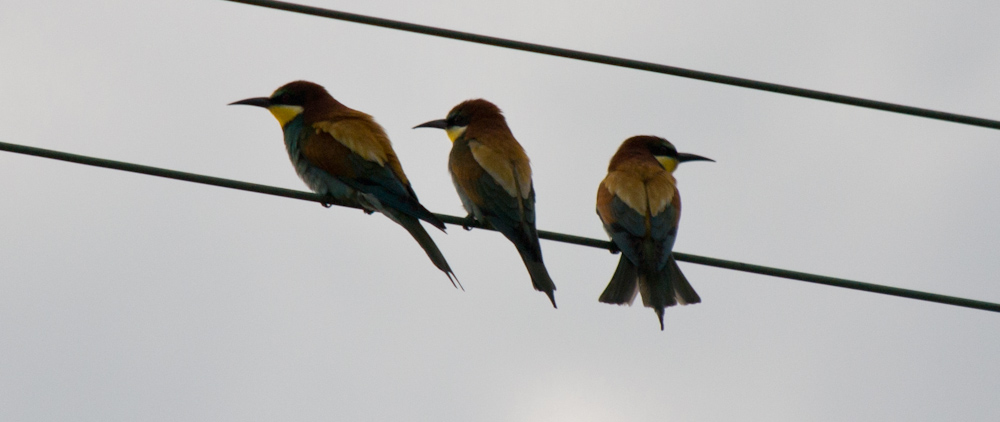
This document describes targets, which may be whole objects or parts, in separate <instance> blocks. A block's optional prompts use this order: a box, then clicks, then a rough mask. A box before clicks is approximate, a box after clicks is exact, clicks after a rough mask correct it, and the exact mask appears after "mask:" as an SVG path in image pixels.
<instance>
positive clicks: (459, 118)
mask: <svg viewBox="0 0 1000 422" xmlns="http://www.w3.org/2000/svg"><path fill="white" fill-rule="evenodd" d="M448 123H449V124H448V126H456V127H462V126H468V125H469V116H466V115H462V114H459V115H456V116H452V118H451V119H449V122H448Z"/></svg>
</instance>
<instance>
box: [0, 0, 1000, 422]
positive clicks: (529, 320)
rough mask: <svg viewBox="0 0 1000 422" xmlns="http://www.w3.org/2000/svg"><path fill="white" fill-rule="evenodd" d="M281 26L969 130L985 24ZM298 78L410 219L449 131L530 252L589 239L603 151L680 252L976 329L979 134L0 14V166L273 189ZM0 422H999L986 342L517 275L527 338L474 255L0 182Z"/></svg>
mask: <svg viewBox="0 0 1000 422" xmlns="http://www.w3.org/2000/svg"><path fill="white" fill-rule="evenodd" d="M814 3H815V2H800V1H791V0H788V1H756V2H745V1H735V0H733V1H724V0H719V1H702V2H690V1H687V2H676V1H669V2H668V1H648V2H646V1H627V0H621V1H613V2H612V1H600V2H598V1H543V0H517V1H505V2H483V1H469V0H462V1H458V0H455V1H428V2H407V1H375V0H369V1H364V2H348V1H318V0H317V1H312V2H311V4H315V5H318V6H321V7H327V8H331V9H336V10H343V11H349V12H356V13H362V14H369V15H373V16H379V17H385V18H391V19H397V20H404V21H411V22H416V23H422V24H427V25H434V26H441V27H446V28H451V29H457V30H464V31H470V32H475V33H481V34H486V35H493V36H499V37H504V38H511V39H516V40H522V41H529V42H535V43H542V44H550V45H555V46H560V47H565V48H571V49H577V50H585V51H592V52H596V53H603V54H609V55H614V56H621V57H627V58H633V59H639V60H645V61H650V62H655V63H663V64H668V65H673V66H679V67H686V68H691V69H697V70H702V71H708V72H715V73H721V74H726V75H732V76H739V77H744V78H751V79H758V80H763V81H768V82H775V83H781V84H787V85H792V86H800V87H804V88H811V89H817V90H824V91H830V92H836V93H841V94H847V95H854V96H860V97H864V98H871V99H877V100H882V101H890V102H897V103H902V104H907V105H913V106H918V107H925V108H931V109H939V110H944V111H950V112H954V113H962V114H969V115H974V116H980V117H986V118H992V119H998V118H1000V78H998V75H1000V49H997V43H998V41H1000V25H997V17H998V16H1000V3H998V2H996V1H940V0H938V1H885V2H871V1H861V0H859V1H840V2H825V4H824V5H816V4H814ZM296 79H306V80H310V81H314V82H317V83H319V84H321V85H324V86H326V87H327V89H328V90H329V91H330V93H331V94H333V96H334V97H336V98H337V99H339V100H340V101H341V102H343V103H344V104H346V105H348V106H350V107H353V108H356V109H358V110H362V111H364V112H367V113H369V114H371V115H373V116H374V117H375V118H376V120H378V121H379V122H380V123H381V124H382V125H383V126H384V127H385V128H386V131H387V132H388V134H389V136H390V138H391V139H392V140H393V143H394V146H395V149H396V151H397V153H398V155H399V157H400V159H401V161H402V164H403V168H404V169H405V171H406V173H407V175H408V176H409V178H410V180H411V181H412V183H413V186H414V189H415V190H416V192H417V193H418V195H419V196H420V199H421V201H422V202H423V203H424V205H425V206H427V207H428V208H430V209H431V210H433V211H435V212H440V213H445V214H452V215H464V211H463V210H462V208H461V203H460V201H459V199H458V197H457V195H456V194H455V192H454V188H453V186H452V184H451V181H450V178H449V176H448V173H447V164H446V163H447V154H448V150H449V148H450V144H449V142H448V140H447V137H446V136H445V134H444V133H442V132H441V131H431V130H411V129H410V128H411V127H413V126H414V125H416V124H419V123H422V122H425V121H428V120H432V119H438V118H443V117H444V116H445V114H446V113H447V112H448V110H449V109H450V108H451V107H452V106H454V105H455V104H457V103H458V102H460V101H462V100H465V99H468V98H476V97H482V98H486V99H488V100H490V101H492V102H494V103H496V104H497V105H498V106H499V107H500V108H501V109H503V110H504V112H505V114H506V116H507V119H508V123H509V124H510V126H511V128H512V130H513V132H514V134H515V136H516V137H517V139H518V140H519V141H520V142H521V144H522V145H523V146H524V148H525V149H526V150H527V152H528V155H529V156H530V157H531V159H532V164H533V167H534V175H535V176H534V183H535V189H536V192H537V201H538V202H537V213H538V217H537V219H538V226H539V228H540V229H544V230H552V231H560V232H566V233H572V234H576V235H582V236H588V237H595V238H606V236H605V234H604V232H603V230H602V228H601V225H600V221H599V220H598V218H597V216H596V215H595V213H594V198H595V194H596V189H597V184H598V183H599V182H600V180H601V179H602V178H603V177H604V175H605V172H606V168H607V163H608V160H609V159H610V157H611V155H612V154H613V153H614V151H615V149H616V148H617V147H618V145H619V144H620V143H621V142H622V141H623V140H624V139H625V138H627V137H629V136H632V135H637V134H652V135H659V136H662V137H665V138H667V139H669V140H670V141H672V142H673V143H674V144H675V145H676V146H677V148H678V149H679V150H680V151H683V152H690V153H695V154H699V155H703V156H707V157H711V158H713V159H715V160H716V161H717V162H716V163H701V162H697V163H690V164H685V165H683V166H681V168H680V169H679V170H678V171H677V173H676V174H675V175H676V177H677V179H678V185H679V188H680V191H681V193H682V195H683V198H684V214H683V217H682V219H681V229H680V234H679V238H678V240H677V244H676V250H678V251H681V252H687V253H693V254H699V255H706V256H711V257H716V258H723V259H731V260H736V261H743V262H751V263H756V264H761V265H769V266H776V267H781V268H787V269H792V270H797V271H805V272H812V273H818V274H824V275H829V276H835V277H844V278H850V279H856V280H861V281H867V282H872V283H879V284H885V285H891V286H897V287H903V288H909V289H916V290H924V291H930V292H935V293H941V294H948V295H954V296H960V297H968V298H974V299H979V300H985V301H991V302H1000V284H998V283H997V279H998V274H1000V219H998V218H997V216H998V209H1000V195H998V192H1000V166H998V165H997V160H998V158H1000V131H997V130H991V129H984V128H977V127H971V126H965V125H960V124H955V123H947V122H939V121H933V120H928V119H922V118H917V117H910V116H902V115H894V114H890V113H886V112H881V111H873V110H866V109H860V108H856V107H850V106H844V105H837V104H830V103H823V102H819V101H814V100H808V99H801V98H794V97H788V96H782V95H778V94H772V93H765V92H758V91H751V90H747V89H743V88H736V87H729V86H723V85H717V84H711V83H707V82H700V81H694V80H686V79H681V78H677V77H672V76H666V75H658V74H652V73H645V72H640V71H635V70H628V69H621V68H615V67H611V66H605V65H598V64H591V63H583V62H576V61H571V60H567V59H562V58H555V57H546V56H541V55H536V54H530V53H523V52H517V51H511V50H503V49H499V48H495V47H487V46H480V45H473V44H468V43H462V42H459V41H451V40H445V39H438V38H433V37H429V36H424V35H416V34H408V33H402V32H397V31H392V30H386V29H379V28H374V27H368V26H363V25H358V24H353V23H346V22H338V21H332V20H327V19H321V18H317V17H310V16H304V15H298V14H293V13H288V12H281V11H275V10H269V9H263V8H259V7H254V6H247V5H241V4H235V3H229V2H223V1H212V0H200V1H195V0H172V1H149V0H145V1H139V0H127V1H126V0H121V1H96V0H95V1H87V2H83V1H70V0H63V1H46V2H40V1H35V0H0V92H2V96H3V100H2V101H0V141H2V142H10V143H20V144H26V145H31V146H36V147H42V148H50V149H56V150H62V151H67V152H72V153H77V154H83V155H90V156H97V157H103V158H110V159H115V160H122V161H130V162H135V163H140V164H145V165H151V166H158V167H165V168H170V169H176V170H182V171H188V172H194V173H201V174H207V175H212V176H218V177H225V178H231V179H238V180H244V181H250V182H255V183H261V184H267V185H273V186H280V187H285V188H292V189H299V190H305V186H304V185H303V184H302V183H301V181H299V180H298V178H297V177H296V175H295V173H294V171H293V169H292V166H291V165H290V164H289V161H288V157H287V154H286V153H285V150H284V146H283V144H282V141H281V131H280V128H279V126H278V124H277V122H276V121H275V120H274V119H273V118H272V117H271V116H270V115H269V114H268V113H267V112H266V111H264V110H260V109H254V108H250V107H227V106H226V104H227V103H230V102H232V101H236V100H240V99H243V98H247V97H255V96H267V95H270V93H271V92H272V91H273V90H274V89H275V88H277V87H278V86H280V85H282V84H284V83H286V82H289V81H292V80H296ZM0 177H2V180H3V182H0V198H2V200H0V222H2V223H0V420H4V421H55V420H73V421H257V420H260V421H275V420H290V421H291V420H427V421H652V420H677V421H733V420H745V421H774V420H809V421H848V420H850V421H858V420H861V421H941V420H969V421H972V420H980V421H986V420H997V419H998V418H1000V359H998V356H1000V315H998V314H996V313H990V312H985V311H980V310H972V309H965V308H958V307H952V306H947V305H941V304H935V303H928V302H920V301H915V300H908V299H901V298H895V297H889V296H883V295H878V294H873V293H865V292H858V291H852V290H844V289H838V288H833V287H826V286H819V285H811V284H808V283H802V282H797V281H791V280H784V279H777V278H770V277H765V276H759V275H753V274H747V273H740V272H734V271H729V270H722V269H717V268H711V267H704V266H699V265H694V264H687V263H681V268H682V270H683V271H684V272H685V274H686V275H687V277H688V279H689V280H690V281H691V284H692V285H693V286H694V288H695V289H696V290H697V291H698V293H699V294H700V295H701V297H702V300H703V303H701V304H698V305H695V306H686V307H677V308H670V309H668V310H667V311H666V312H665V317H664V321H665V324H666V330H665V331H663V332H661V331H660V330H659V325H658V323H657V321H656V317H655V314H654V313H653V311H652V310H650V309H647V308H642V307H640V306H633V307H618V306H611V305H606V304H601V303H598V302H597V297H598V296H599V294H600V293H601V291H602V290H603V288H604V287H605V285H606V284H607V282H608V281H609V280H610V277H611V274H612V273H613V271H614V269H615V266H616V264H617V262H618V256H617V255H611V254H609V253H608V252H607V251H601V250H598V249H591V248H585V247H579V246H572V245H565V244H560V243H554V242H550V241H544V240H543V241H542V248H543V251H544V254H545V259H546V263H547V265H548V269H549V271H550V273H551V275H552V277H553V279H554V281H555V283H556V285H557V286H558V290H557V291H556V299H557V301H558V303H559V309H558V310H554V309H552V307H551V306H550V304H549V303H548V300H547V299H546V297H545V295H543V294H541V293H538V292H535V291H534V290H532V289H531V286H530V282H529V279H528V275H527V273H526V271H525V270H524V267H523V265H522V264H521V261H520V259H519V258H518V256H517V253H516V252H515V249H514V247H513V246H512V245H511V244H510V243H509V242H507V241H506V240H505V239H504V238H503V237H501V236H500V235H498V234H496V233H492V232H485V231H478V230H477V231H472V232H466V231H464V230H462V229H461V228H460V227H454V226H451V227H449V230H448V234H444V233H440V232H435V231H434V230H433V229H432V230H431V232H432V236H433V237H434V239H435V241H436V242H437V244H438V245H439V246H440V247H441V249H442V251H443V252H444V254H445V256H446V257H447V258H448V261H449V262H450V263H451V266H452V268H453V269H454V271H455V273H456V274H457V275H458V277H459V278H460V279H461V281H462V283H463V284H464V285H465V288H466V291H465V292H462V291H459V290H456V289H454V288H452V286H451V284H450V283H449V282H448V280H447V278H446V277H444V275H442V274H441V273H440V272H439V271H438V270H437V269H435V268H434V266H433V265H431V263H430V262H429V261H428V259H427V257H426V256H425V255H424V253H423V252H422V251H421V250H420V248H419V247H418V246H417V244H416V242H414V241H413V240H412V239H411V238H410V236H409V235H408V234H407V233H406V232H405V231H404V230H403V229H402V228H400V227H399V226H397V225H395V224H393V223H392V222H391V221H389V220H388V219H386V218H385V217H383V216H380V215H373V216H366V215H365V214H363V213H362V212H360V211H357V210H352V209H344V208H336V207H335V208H331V209H325V208H323V207H321V206H319V205H318V204H316V203H311V202H305V201H297V200H292V199H285V198H278V197H271V196H265V195H260V194H253V193H247V192H241V191H234V190H228V189H222V188H216V187H210V186H204V185H196V184H191V183H185V182H179V181H173V180H167V179H159V178H154V177H149V176H143V175H136V174H130V173H124V172H119V171H113V170H107V169H99V168H93V167H86V166H81V165H76V164H69V163H64V162H57V161H52V160H46V159H41V158H34V157H28V156H23V155H16V154H11V153H7V152H0Z"/></svg>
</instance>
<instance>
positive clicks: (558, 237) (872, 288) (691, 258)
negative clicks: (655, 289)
mask: <svg viewBox="0 0 1000 422" xmlns="http://www.w3.org/2000/svg"><path fill="white" fill-rule="evenodd" d="M0 150H3V151H9V152H15V153H18V154H26V155H32V156H36V157H44V158H51V159H54V160H61V161H69V162H72V163H77V164H85V165H88V166H96V167H104V168H109V169H115V170H122V171H128V172H133V173H141V174H147V175H150V176H158V177H165V178H168V179H176V180H183V181H187V182H194V183H202V184H206V185H212V186H220V187H224V188H230V189H237V190H244V191H249V192H256V193H263V194H267V195H275V196H282V197H285V198H293V199H301V200H304V201H313V202H319V203H321V204H324V205H340V206H347V207H351V208H357V207H354V206H350V205H345V204H343V203H341V202H340V201H338V200H336V199H335V198H333V197H330V196H322V195H317V194H314V193H308V192H302V191H297V190H292V189H284V188H278V187H273V186H266V185H258V184H255V183H247V182H241V181H238V180H231V179H223V178H219V177H212V176H204V175H200V174H194V173H186V172H182V171H176V170H168V169H163V168H158V167H150V166H144V165H140V164H134V163H127V162H122V161H113V160H106V159H103V158H96V157H88V156H85V155H77V154H70V153H66V152H61V151H54V150H49V149H42V148H35V147H29V146H25V145H17V144H9V143H6V142H0ZM434 215H435V216H437V217H438V218H439V219H441V221H444V222H445V223H448V224H454V225H459V226H461V225H466V226H470V227H476V228H479V229H487V228H484V227H482V226H481V225H479V224H470V221H469V220H466V219H465V218H463V217H456V216H452V215H444V214H434ZM487 230H492V229H487ZM538 237H540V238H542V239H548V240H552V241H556V242H563V243H570V244H574V245H581V246H590V247H593V248H599V249H607V250H610V251H616V248H615V247H614V245H613V244H612V243H611V242H608V241H606V240H598V239H591V238H587V237H581V236H574V235H570V234H564V233H556V232H550V231H544V230H539V231H538ZM674 257H675V258H676V259H677V260H678V261H684V262H690V263H694V264H701V265H707V266H710V267H718V268H725V269H730V270H735V271H743V272H748V273H754V274H762V275H769V276H772V277H780V278H787V279H791V280H799V281H806V282H810V283H817V284H824V285H827V286H834V287H842V288H845V289H853V290H861V291H866V292H872V293H881V294H885V295H890V296H898V297H903V298H908V299H916V300H924V301H928V302H936V303H943V304H947V305H954V306H961V307H965V308H972V309H981V310H984V311H992V312H1000V304H997V303H991V302H984V301H981V300H973V299H965V298H961V297H955V296H946V295H940V294H936V293H927V292H922V291H919V290H910V289H901V288H898V287H890V286H883V285H879V284H872V283H863V282H860V281H853V280H846V279H842V278H835V277H827V276H822V275H817V274H809V273H803V272H798V271H789V270H783V269H780V268H772V267H765V266H761V265H754V264H746V263H742V262H735V261H727V260H724V259H717V258H709V257H704V256H698V255H691V254H686V253H680V252H674Z"/></svg>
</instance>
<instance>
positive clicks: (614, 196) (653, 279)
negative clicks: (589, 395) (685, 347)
mask: <svg viewBox="0 0 1000 422" xmlns="http://www.w3.org/2000/svg"><path fill="white" fill-rule="evenodd" d="M699 160H700V161H714V160H711V159H709V158H705V157H701V156H698V155H694V154H685V153H678V152H677V149H676V148H674V146H673V144H671V143H670V142H668V141H667V140H666V139H663V138H659V137H655V136H633V137H631V138H628V139H626V140H625V142H623V143H622V145H621V146H620V147H618V151H617V152H615V155H614V156H613V157H611V163H610V164H609V165H608V175H607V177H605V178H604V180H603V181H601V184H600V186H599V187H598V189H597V215H598V216H599V217H600V218H601V222H602V223H603V224H604V230H605V231H607V232H608V235H609V236H611V241H612V242H614V244H615V246H617V247H618V249H619V250H621V253H622V257H621V260H620V261H619V262H618V268H617V269H616V270H615V274H614V275H613V276H612V277H611V282H610V283H608V287H607V288H606V289H605V290H604V293H602V294H601V297H600V299H599V300H600V301H601V302H604V303H611V304H617V305H624V304H629V305H631V304H632V302H633V301H634V300H635V296H636V294H640V295H642V303H643V305H645V306H646V307H648V308H653V310H655V311H656V316H657V317H658V318H659V320H660V330H663V309H664V308H666V307H669V306H674V305H677V304H681V305H688V304H693V303H698V302H701V298H700V297H698V293H695V291H694V288H692V287H691V284H689V283H688V281H687V279H686V278H685V277H684V274H682V273H681V269H680V268H679V267H678V266H677V261H675V260H674V257H673V254H672V251H673V247H674V241H675V240H676V239H677V226H678V223H679V222H680V217H681V197H680V193H679V192H678V191H677V181H676V180H675V179H674V176H673V172H674V170H675V169H676V168H677V165H678V164H680V163H683V162H686V161H699Z"/></svg>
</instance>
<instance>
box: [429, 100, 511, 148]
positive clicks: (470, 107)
mask: <svg viewBox="0 0 1000 422" xmlns="http://www.w3.org/2000/svg"><path fill="white" fill-rule="evenodd" d="M494 119H499V120H500V122H504V118H503V112H501V111H500V108H499V107H497V106H496V105H494V104H493V103H491V102H489V101H486V100H484V99H481V98H480V99H475V100H466V101H463V102H462V103H461V104H459V105H457V106H455V107H453V108H452V109H451V111H449V112H448V117H446V118H444V119H441V120H431V121H429V122H427V123H423V124H420V125H417V126H414V127H413V128H414V129H416V128H419V127H433V128H438V129H444V131H445V132H447V133H448V138H449V139H451V141H452V142H455V140H456V139H458V138H459V137H460V136H462V134H464V133H465V130H466V128H468V126H469V125H470V124H476V123H477V122H484V121H489V120H494ZM504 125H506V122H504Z"/></svg>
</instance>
